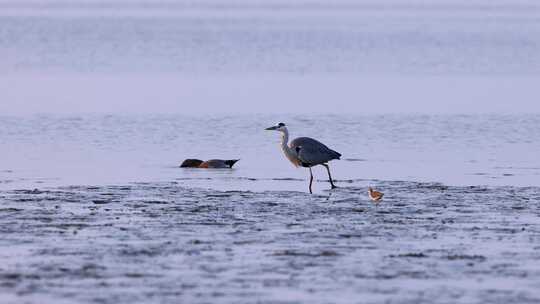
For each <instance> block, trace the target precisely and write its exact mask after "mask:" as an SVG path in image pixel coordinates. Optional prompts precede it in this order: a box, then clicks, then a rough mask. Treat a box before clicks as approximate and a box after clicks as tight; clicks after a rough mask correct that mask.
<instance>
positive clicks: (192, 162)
mask: <svg viewBox="0 0 540 304" xmlns="http://www.w3.org/2000/svg"><path fill="white" fill-rule="evenodd" d="M237 161H239V159H229V160H223V159H210V160H207V161H202V160H200V159H191V158H190V159H186V160H184V162H183V163H182V164H181V165H180V168H205V169H231V168H232V167H233V166H234V164H235V163H236V162H237Z"/></svg>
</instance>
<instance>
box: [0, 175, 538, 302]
mask: <svg viewBox="0 0 540 304" xmlns="http://www.w3.org/2000/svg"><path fill="white" fill-rule="evenodd" d="M367 184H368V183H367V182H362V183H360V184H359V185H357V186H346V187H342V188H339V189H337V190H334V191H332V193H328V192H325V193H322V194H319V195H308V194H306V193H304V192H294V191H293V192H290V191H264V192H252V191H214V190H203V189H197V188H186V187H184V186H181V185H180V184H179V183H160V184H131V185H125V186H104V187H84V186H73V187H61V188H56V189H51V190H43V191H41V190H35V191H22V190H19V191H8V192H2V193H1V194H0V200H1V201H2V206H1V208H0V231H1V233H2V236H3V237H2V240H0V244H1V246H2V248H3V249H2V252H1V253H0V257H1V258H2V261H3V262H2V265H1V266H0V290H1V291H2V294H3V299H4V303H5V302H6V301H7V302H8V303H17V302H19V301H32V300H34V301H36V302H39V303H42V302H51V303H58V302H62V300H64V299H65V301H66V302H73V301H77V302H85V303H133V302H147V303H148V302H151V303H153V302H156V303H158V302H159V303H164V302H165V303H169V302H170V303H177V302H178V301H186V302H190V303H213V302H234V303H253V302H257V303H301V302H304V303H305V302H309V303H329V302H332V303H333V302H339V303H351V302H359V303H381V302H385V301H391V302H393V303H473V302H475V303H538V301H540V294H539V293H538V290H539V287H540V285H539V282H540V268H539V267H538V265H539V264H538V261H539V259H540V248H539V245H538V244H539V242H540V225H539V221H538V217H539V216H540V189H539V188H536V187H529V188H514V187H448V186H444V185H441V184H426V183H414V182H381V183H379V184H378V185H379V187H381V188H383V189H385V191H386V192H387V195H388V198H387V199H386V200H385V201H384V202H382V203H381V204H379V205H374V204H372V203H371V202H368V201H367V200H366V196H365V187H366V186H367ZM359 297H361V299H360V298H359Z"/></svg>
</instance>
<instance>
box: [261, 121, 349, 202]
mask: <svg viewBox="0 0 540 304" xmlns="http://www.w3.org/2000/svg"><path fill="white" fill-rule="evenodd" d="M267 130H277V131H279V132H281V135H282V137H281V150H282V151H283V154H285V157H286V158H287V159H288V160H289V161H290V162H291V163H292V164H293V165H294V166H296V167H306V168H309V172H310V175H311V178H310V182H309V191H310V192H312V191H311V185H312V183H313V172H312V171H311V167H313V166H317V165H322V166H324V167H326V169H327V170H328V178H329V180H330V184H331V185H332V189H333V188H336V186H335V185H334V182H333V180H332V176H331V174H330V168H329V167H328V164H327V162H329V161H331V160H334V159H339V158H340V157H341V154H340V153H338V152H336V151H334V150H332V149H330V148H328V147H327V146H326V145H324V144H323V143H321V142H320V141H318V140H316V139H313V138H310V137H298V138H295V139H294V140H292V141H291V142H290V144H289V131H288V129H287V127H285V124H283V123H280V124H278V125H277V126H275V127H270V128H267Z"/></svg>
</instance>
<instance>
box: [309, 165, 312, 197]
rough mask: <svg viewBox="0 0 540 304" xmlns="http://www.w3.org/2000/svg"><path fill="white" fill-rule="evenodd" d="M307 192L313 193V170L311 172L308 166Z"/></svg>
mask: <svg viewBox="0 0 540 304" xmlns="http://www.w3.org/2000/svg"><path fill="white" fill-rule="evenodd" d="M309 175H310V177H309V193H311V194H313V191H311V184H313V172H311V168H309Z"/></svg>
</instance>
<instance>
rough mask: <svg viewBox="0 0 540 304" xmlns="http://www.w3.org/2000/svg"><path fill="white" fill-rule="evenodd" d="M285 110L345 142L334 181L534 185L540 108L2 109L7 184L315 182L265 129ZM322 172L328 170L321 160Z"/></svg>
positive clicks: (305, 127) (292, 123) (283, 185)
mask: <svg viewBox="0 0 540 304" xmlns="http://www.w3.org/2000/svg"><path fill="white" fill-rule="evenodd" d="M278 121H284V122H286V123H287V124H288V125H289V129H290V132H291V137H292V138H294V137H296V136H312V137H314V138H317V139H319V140H320V141H322V142H323V143H325V144H327V145H328V146H329V147H331V148H333V149H334V150H336V151H338V152H340V153H341V154H343V157H342V160H341V161H333V162H331V167H332V172H333V175H334V178H336V179H337V180H338V183H346V184H351V183H352V184H355V183H357V182H358V181H362V180H407V181H422V182H443V183H445V184H449V185H464V186H471V185H513V186H537V185H538V184H537V181H538V178H539V176H540V160H538V157H537V151H540V144H539V142H538V141H536V140H534V139H535V138H539V137H540V127H539V126H540V116H538V115H378V116H362V115H301V116H300V115H249V116H248V115H231V116H220V115H215V116H209V117H188V116H181V115H139V116H137V115H131V116H128V115H124V116H121V115H87V116H50V115H49V116H46V115H41V116H40V115H36V116H26V117H0V149H1V151H2V162H1V163H0V181H2V182H1V183H0V189H20V188H26V189H33V188H36V187H46V186H66V185H110V184H124V183H127V182H163V181H165V182H168V181H178V182H179V183H181V184H182V185H184V186H186V187H193V186H196V187H203V188H212V189H221V190H250V191H266V190H307V181H306V179H307V178H308V176H309V173H308V171H307V170H305V169H296V168H294V167H293V166H292V165H291V164H290V163H289V162H288V161H287V160H286V159H285V157H284V156H283V154H282V152H281V150H280V148H279V144H278V143H279V141H280V136H279V134H278V133H277V132H270V131H265V130H264V128H266V127H268V126H270V125H273V124H275V123H276V122H278ZM185 158H201V159H211V158H230V159H238V158H239V159H241V160H240V161H239V162H238V163H237V164H236V165H235V169H234V170H189V169H188V170H186V169H179V168H178V166H179V164H180V163H181V161H182V160H184V159H185ZM314 174H315V177H316V178H317V179H319V180H324V179H326V178H327V176H326V172H325V170H324V168H322V167H321V168H315V169H314ZM283 179H288V180H287V181H285V182H284V181H283ZM315 188H316V190H317V191H321V190H324V189H327V185H325V184H321V185H320V186H316V187H315Z"/></svg>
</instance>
